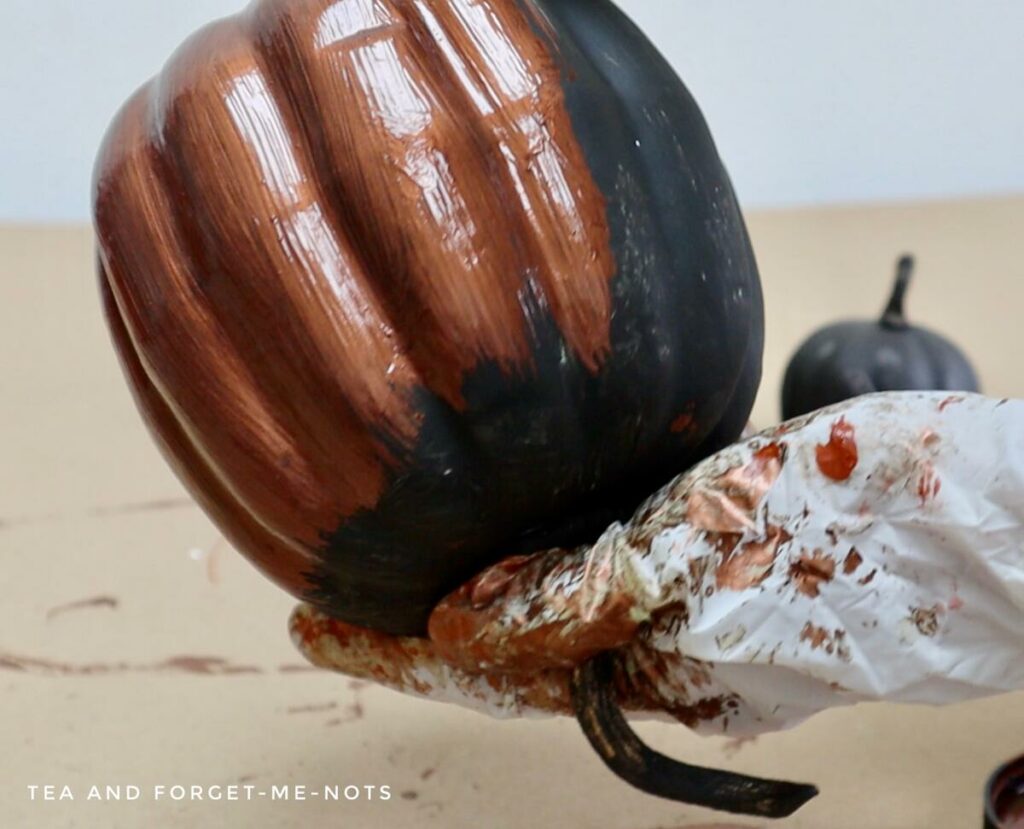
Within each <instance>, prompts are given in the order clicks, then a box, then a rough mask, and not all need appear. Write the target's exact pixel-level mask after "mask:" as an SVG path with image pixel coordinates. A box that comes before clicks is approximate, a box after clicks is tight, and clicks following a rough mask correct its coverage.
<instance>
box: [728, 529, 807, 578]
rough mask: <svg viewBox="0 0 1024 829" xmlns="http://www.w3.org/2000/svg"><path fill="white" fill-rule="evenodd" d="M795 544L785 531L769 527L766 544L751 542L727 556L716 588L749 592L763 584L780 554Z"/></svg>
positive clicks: (764, 541)
mask: <svg viewBox="0 0 1024 829" xmlns="http://www.w3.org/2000/svg"><path fill="white" fill-rule="evenodd" d="M792 540H793V536H792V535H790V534H789V533H788V532H787V531H786V530H784V529H783V528H782V527H776V526H774V525H769V526H768V528H767V532H766V533H765V538H764V540H762V541H749V542H747V543H746V544H743V545H742V546H741V547H738V548H734V549H733V550H731V551H730V552H728V553H726V554H725V555H724V556H723V558H722V562H721V563H720V564H719V565H718V570H717V571H716V573H715V585H716V586H717V587H718V589H719V590H722V589H728V590H747V589H749V588H751V587H757V586H758V585H760V584H763V583H764V581H765V580H766V579H767V578H768V576H770V575H771V573H772V570H773V569H774V567H775V559H776V558H777V556H778V554H779V550H780V549H781V548H782V547H783V545H785V544H788V543H789V542H790V541H792Z"/></svg>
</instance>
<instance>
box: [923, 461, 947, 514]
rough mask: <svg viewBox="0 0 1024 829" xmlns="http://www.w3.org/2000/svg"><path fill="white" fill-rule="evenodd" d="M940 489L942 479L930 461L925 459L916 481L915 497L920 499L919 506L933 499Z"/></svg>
mask: <svg viewBox="0 0 1024 829" xmlns="http://www.w3.org/2000/svg"><path fill="white" fill-rule="evenodd" d="M941 490H942V479H941V478H939V475H938V473H937V472H936V471H935V466H934V464H932V462H931V461H925V462H924V464H923V465H922V469H921V476H920V478H918V481H917V497H918V498H919V499H920V500H921V506H925V505H926V504H927V503H928V502H929V501H934V500H935V499H936V498H937V497H938V495H939V492H940V491H941Z"/></svg>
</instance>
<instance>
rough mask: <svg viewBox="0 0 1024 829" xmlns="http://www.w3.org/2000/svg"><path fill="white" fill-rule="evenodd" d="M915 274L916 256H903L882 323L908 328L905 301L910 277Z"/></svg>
mask: <svg viewBox="0 0 1024 829" xmlns="http://www.w3.org/2000/svg"><path fill="white" fill-rule="evenodd" d="M913 275H914V257H913V256H901V257H900V261H899V263H898V264H897V266H896V284H895V285H894V286H893V289H892V296H891V297H890V298H889V304H888V305H887V306H886V307H885V313H883V314H882V325H883V326H884V327H886V328H906V327H907V326H908V324H909V323H908V322H907V317H906V315H905V314H904V312H903V303H904V301H905V300H906V298H907V290H908V289H909V288H910V279H911V277H912V276H913Z"/></svg>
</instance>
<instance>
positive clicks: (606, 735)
mask: <svg viewBox="0 0 1024 829" xmlns="http://www.w3.org/2000/svg"><path fill="white" fill-rule="evenodd" d="M613 675H614V663H613V661H612V656H611V654H608V653H605V654H601V655H599V656H597V657H595V658H594V659H592V660H590V661H589V662H587V663H585V664H584V665H582V666H580V667H579V668H577V669H576V670H575V671H574V672H573V676H572V700H573V707H574V709H575V711H576V719H577V720H578V721H579V723H580V725H581V726H582V728H583V733H584V734H586V736H587V739H588V740H589V741H590V744H591V745H592V746H593V747H594V750H595V751H596V752H597V753H598V754H599V755H600V757H601V759H602V760H604V762H605V764H606V765H607V766H608V767H609V768H610V769H611V770H612V771H613V772H615V774H617V775H618V776H619V777H621V778H622V779H623V780H625V781H626V782H627V783H629V784H630V785H632V786H634V787H636V788H638V789H640V790H641V791H644V792H647V793H648V794H652V795H655V796H657V797H664V798H668V799H669V800H675V801H679V802H681V803H688V804H691V805H693V806H703V807H705V808H709V809H717V810H718V811H720V812H731V813H733V814H738V815H755V816H757V817H766V818H782V817H787V816H788V815H791V814H792V813H793V812H795V811H796V810H797V809H799V808H800V807H801V806H803V805H804V804H805V803H807V801H808V800H810V799H811V798H813V797H814V796H815V795H817V794H818V789H817V788H816V787H814V786H810V785H805V784H800V783H786V782H782V781H775V780H762V779H760V778H756V777H747V776H746V775H742V774H734V773H732V772H727V771H717V770H714V769H705V768H700V767H698V766H690V765H687V764H686V763H681V762H679V761H677V760H673V759H671V758H669V757H666V756H665V755H663V754H659V753H658V752H656V751H654V750H653V749H651V748H649V747H648V746H646V745H645V744H644V743H643V742H642V741H641V740H640V738H639V737H637V735H636V734H635V733H634V732H633V730H632V729H631V728H630V727H629V724H628V723H627V722H626V718H625V717H624V716H623V714H622V710H621V709H620V708H619V704H618V701H617V700H616V697H615V689H614V684H613V681H612V680H613Z"/></svg>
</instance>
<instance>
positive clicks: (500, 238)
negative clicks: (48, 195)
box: [95, 0, 762, 634]
mask: <svg viewBox="0 0 1024 829" xmlns="http://www.w3.org/2000/svg"><path fill="white" fill-rule="evenodd" d="M95 216H96V226H97V231H98V237H99V246H100V271H101V283H102V290H103V292H104V297H105V301H106V307H107V311H108V317H109V320H110V324H111V327H112V331H113V335H114V341H115V345H116V347H117V349H118V352H119V353H120V355H121V358H122V361H123V363H124V365H125V369H126V373H127V376H128V378H129V382H130V383H131V385H132V387H133V390H134V392H135V395H136V399H137V402H138V403H139V406H140V408H141V410H142V411H143V413H144V415H145V417H146V419H147V422H148V423H149V425H150V427H151V429H152V430H153V432H154V433H155V435H156V436H157V439H158V441H159V442H160V444H161V446H162V448H163V450H164V452H165V454H166V455H167V456H168V457H169V458H170V460H171V462H172V464H173V465H174V466H175V469H176V471H177V472H178V474H179V475H180V476H181V477H182V478H183V479H184V480H185V482H186V483H187V484H188V485H189V487H190V489H191V490H192V492H193V493H194V494H195V495H196V496H197V498H198V499H199V500H200V501H201V503H202V504H203V505H204V508H205V509H206V510H207V511H208V512H209V513H210V514H211V516H212V517H213V518H214V519H215V520H216V521H217V523H218V524H219V525H220V527H221V528H222V529H223V531H224V532H225V534H226V535H227V536H228V537H229V538H230V540H231V541H232V542H233V543H234V544H235V545H236V546H238V547H239V548H240V549H241V550H242V551H243V552H245V553H246V554H247V555H248V556H250V558H252V559H253V560H254V561H255V562H256V563H257V564H258V565H259V566H260V567H261V568H262V569H263V570H264V571H265V572H266V573H267V574H268V575H270V576H271V577H272V578H274V579H275V580H276V581H278V582H279V583H281V584H282V585H283V586H285V587H286V588H287V589H289V590H291V591H292V592H293V593H295V594H297V595H301V596H302V597H304V598H306V599H307V600H309V601H310V602H312V603H313V604H315V605H317V606H318V607H319V608H321V609H323V610H325V611H326V612H329V613H332V614H334V615H336V616H338V617H339V618H342V619H345V620H346V621H349V622H352V623H354V624H362V625H366V626H370V627H375V628H379V629H382V630H388V631H390V632H396V633H414V634H415V633H421V632H422V631H423V630H424V627H425V623H426V618H427V615H428V614H429V612H430V609H431V608H432V607H433V605H434V604H435V603H436V602H437V600H438V599H440V598H441V596H443V595H444V594H445V593H447V592H448V591H450V590H451V589H453V588H454V587H456V586H457V585H458V584H459V583H461V581H463V580H464V579H466V578H468V577H470V576H471V575H473V574H474V573H476V572H479V571H480V570H481V569H482V568H483V567H484V566H486V565H487V564H490V563H492V562H493V561H496V560H498V559H500V558H502V557H504V556H506V555H508V554H510V553H515V552H522V551H532V550H533V549H535V548H537V547H539V546H552V545H555V544H565V543H576V542H581V541H586V540H593V537H596V533H597V532H599V531H600V529H602V528H603V525H604V524H606V523H608V522H609V521H610V520H614V519H617V518H620V517H624V516H626V515H628V514H629V513H630V512H631V510H632V509H633V508H634V507H635V506H636V504H637V503H638V502H639V501H640V500H641V499H642V498H643V497H645V496H646V495H647V494H650V491H652V490H653V489H654V488H655V487H656V486H658V485H659V484H661V483H663V482H664V481H665V480H667V479H668V478H669V477H671V476H672V475H673V474H676V473H678V472H679V470H680V467H681V466H683V465H687V464H689V463H692V462H693V461H694V460H696V459H698V458H699V457H702V456H704V455H706V454H708V452H710V451H714V450H715V449H717V448H719V447H720V446H721V445H723V444H724V443H727V442H729V441H731V440H732V439H734V438H735V437H736V436H738V434H739V432H740V430H741V428H742V425H743V423H744V422H745V419H746V417H747V414H748V413H749V409H750V405H751V403H752V400H753V395H754V392H755V391H756V386H757V381H758V379H759V375H760V356H761V327H762V320H761V313H762V312H761V295H760V287H759V284H758V279H757V272H756V267H755V265H754V262H753V257H752V254H751V252H750V249H749V243H748V241H747V237H746V231H745V229H744V227H743V222H742V218H741V217H740V214H739V211H738V208H737V206H736V204H735V199H734V197H733V194H732V190H731V187H730V186H729V182H728V178H727V176H726V175H725V172H724V170H723V169H722V166H721V163H720V162H719V160H718V157H717V155H716V154H715V151H714V147H713V144H712V142H711V139H710V136H709V135H708V133H707V129H706V127H705V126H704V123H703V120H702V118H701V117H700V113H699V110H697V108H696V106H695V104H694V103H693V101H692V99H691V98H690V97H689V95H688V93H687V92H686V90H685V89H684V88H683V86H682V84H681V83H680V82H679V80H678V78H676V77H675V75H674V74H673V73H672V71H671V69H669V67H668V66H667V64H665V63H664V61H663V60H662V59H661V58H660V56H659V55H657V53H656V52H655V51H654V50H653V47H651V46H650V44H649V43H648V42H647V41H646V39H644V38H643V36H642V35H641V34H640V33H639V32H638V31H637V30H636V29H635V27H633V26H632V24H630V23H629V21H628V20H626V19H625V18H624V17H623V16H622V15H621V14H620V13H619V12H618V11H617V10H616V9H615V8H614V6H612V5H611V4H610V3H607V2H604V1H603V0H585V2H584V0H579V2H576V1H575V0H258V2H255V3H253V4H252V5H251V6H250V7H249V8H248V9H247V10H246V11H245V12H243V13H242V14H240V15H237V16H235V17H232V18H228V19H225V20H223V21H219V22H217V23H214V24H212V25H211V26H209V27H207V28H206V29H204V30H202V31H200V32H199V33H197V34H196V35H195V36H193V37H192V38H191V39H190V40H189V41H188V42H187V43H186V44H184V45H183V46H182V47H181V49H179V51H178V52H177V53H176V54H175V55H174V56H173V57H172V59H171V60H170V62H169V63H168V64H167V66H166V67H165V69H164V71H163V72H162V73H161V75H160V76H158V77H157V78H156V79H154V80H153V81H151V82H150V83H149V84H147V85H146V86H144V87H143V88H142V89H141V90H140V91H139V92H138V93H137V94H136V95H135V96H134V97H133V98H132V99H131V100H130V101H129V102H128V103H127V104H126V105H125V107H124V109H123V110H122V112H121V113H120V114H119V115H118V117H117V119H116V120H115V123H114V124H113V126H112V127H111V130H110V132H109V134H108V137H107V139H106V142H105V145H104V148H103V150H102V151H101V155H100V160H99V162H98V166H97V176H96V189H95Z"/></svg>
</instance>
